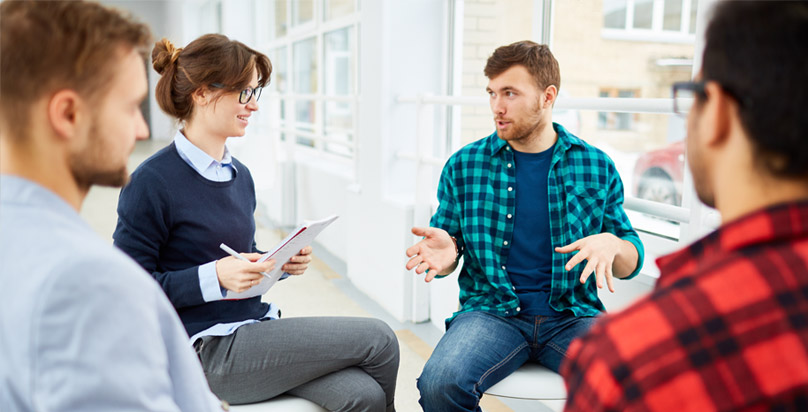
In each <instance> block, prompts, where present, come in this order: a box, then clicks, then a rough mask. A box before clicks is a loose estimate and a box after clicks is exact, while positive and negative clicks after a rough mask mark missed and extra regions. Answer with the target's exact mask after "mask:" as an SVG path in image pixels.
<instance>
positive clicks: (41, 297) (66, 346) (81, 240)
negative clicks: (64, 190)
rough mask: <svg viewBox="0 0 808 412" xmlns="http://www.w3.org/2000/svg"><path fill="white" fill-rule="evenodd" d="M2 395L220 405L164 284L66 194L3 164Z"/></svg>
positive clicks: (53, 404)
mask: <svg viewBox="0 0 808 412" xmlns="http://www.w3.org/2000/svg"><path fill="white" fill-rule="evenodd" d="M0 285H2V287H0V405H2V408H3V410H10V411H77V410H81V411H88V412H96V411H99V412H100V411H135V410H149V411H215V410H221V408H220V407H219V402H218V400H217V399H216V397H215V396H214V395H213V394H212V393H211V392H210V389H209V387H208V384H207V381H206V380H205V376H204V374H203V372H202V368H201V366H200V365H199V360H198V359H197V357H196V355H195V354H194V352H193V350H192V349H191V348H190V347H189V346H188V341H187V335H186V333H185V329H184V328H183V326H182V323H180V320H179V318H178V317H177V313H176V311H175V310H174V308H173V306H172V305H171V303H170V302H169V301H168V298H166V296H165V293H163V291H162V289H160V287H159V286H158V285H157V283H155V282H154V279H152V278H151V277H150V276H149V274H147V273H146V272H144V271H143V269H142V268H141V267H140V266H139V265H138V264H137V263H136V262H134V261H133V260H132V259H130V258H129V257H128V256H126V254H124V253H123V252H121V251H120V250H118V249H116V248H114V247H113V246H112V245H110V244H109V243H108V242H106V241H104V240H103V239H101V238H100V237H99V236H98V235H97V234H96V233H95V232H93V230H92V229H91V228H90V226H89V225H87V223H86V222H84V221H83V220H82V219H81V217H80V216H79V215H78V213H76V211H75V210H74V209H73V208H71V207H70V205H68V204H67V203H66V202H65V201H64V200H63V199H62V198H60V197H58V196H57V195H55V194H54V193H53V192H51V191H49V190H47V189H45V188H44V187H42V186H40V185H38V184H36V183H34V182H31V181H29V180H26V179H22V178H19V177H15V176H10V175H0Z"/></svg>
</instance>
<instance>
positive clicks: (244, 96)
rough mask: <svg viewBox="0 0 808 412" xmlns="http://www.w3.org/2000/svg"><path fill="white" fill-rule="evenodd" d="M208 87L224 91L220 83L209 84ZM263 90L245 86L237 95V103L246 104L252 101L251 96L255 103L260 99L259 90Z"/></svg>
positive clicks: (223, 86)
mask: <svg viewBox="0 0 808 412" xmlns="http://www.w3.org/2000/svg"><path fill="white" fill-rule="evenodd" d="M210 85H211V86H213V87H216V88H219V89H224V88H225V85H223V84H221V83H211V84H210ZM263 89H264V88H263V87H255V88H253V87H249V86H247V88H246V89H244V90H242V91H241V92H239V94H238V102H239V103H241V104H247V103H249V102H250V100H251V99H252V97H253V96H255V101H256V102H258V99H260V98H261V90H263Z"/></svg>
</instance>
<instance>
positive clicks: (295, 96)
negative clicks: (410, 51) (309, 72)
mask: <svg viewBox="0 0 808 412" xmlns="http://www.w3.org/2000/svg"><path fill="white" fill-rule="evenodd" d="M256 1H258V2H261V1H265V0H256ZM276 1H285V2H286V21H287V22H288V25H287V30H286V35H285V36H282V37H277V38H257V39H256V40H257V44H258V49H259V50H261V51H262V52H264V53H267V54H268V55H272V53H273V52H274V51H276V50H279V49H281V48H284V47H285V52H286V56H285V61H286V65H287V67H286V68H285V69H286V70H285V71H286V73H287V79H286V81H287V84H288V87H287V89H288V90H287V91H286V92H284V93H277V92H268V93H267V97H266V98H268V99H270V100H271V101H272V102H273V104H277V105H280V103H281V101H283V102H284V103H285V105H286V113H285V115H286V118H280V112H279V111H278V114H277V117H275V118H273V119H270V124H269V130H270V131H271V132H274V133H282V134H284V135H285V138H286V141H285V143H286V144H285V146H286V147H287V148H288V149H289V152H292V153H289V154H288V156H290V157H294V158H298V159H310V160H312V161H313V162H326V163H328V164H333V165H334V168H335V169H336V170H337V171H339V172H340V173H342V174H345V175H351V176H355V175H356V169H357V166H358V164H357V146H358V140H359V112H360V106H359V53H360V45H359V37H360V36H359V35H360V33H359V29H360V26H359V22H360V10H359V7H360V4H359V1H358V0H354V1H355V10H354V12H353V13H351V14H349V15H345V16H341V17H337V18H334V19H332V20H329V21H324V20H323V19H324V9H325V4H324V0H313V7H314V10H313V13H314V16H313V17H314V18H313V20H312V21H309V22H306V23H304V24H300V25H297V26H292V25H291V18H292V7H293V3H294V2H296V1H299V0H276ZM256 19H259V20H261V21H262V22H263V23H261V24H266V21H267V16H256ZM272 24H274V22H273V23H272ZM256 27H259V26H258V25H256ZM345 28H351V29H352V30H353V36H352V38H351V49H352V50H353V51H354V53H355V55H354V56H353V59H355V60H354V67H355V70H354V72H353V73H352V76H353V79H352V83H353V91H352V93H351V94H349V95H347V96H346V95H327V94H325V92H324V85H325V83H324V81H325V80H326V77H327V76H326V74H325V71H324V68H325V42H324V37H325V35H326V34H328V33H330V32H333V31H336V30H340V29H345ZM269 37H271V36H269ZM310 38H314V39H315V50H316V51H315V53H316V56H317V92H316V93H307V94H302V93H295V92H294V91H292V89H293V86H292V85H293V84H294V82H295V78H294V77H295V73H294V71H293V70H292V68H293V64H294V61H293V59H292V58H293V53H294V51H293V49H294V44H295V43H297V42H299V41H302V40H306V39H310ZM299 101H312V102H314V107H315V108H314V117H315V119H316V120H315V123H314V124H312V126H313V130H312V131H310V132H308V131H301V130H300V129H298V127H297V126H298V125H297V122H296V120H295V118H294V116H295V103H296V102H299ZM326 101H338V102H348V103H350V104H351V105H352V106H353V107H352V112H353V127H352V128H351V129H348V130H344V132H346V133H348V134H350V135H351V137H352V138H351V140H350V141H348V142H346V141H343V140H336V139H333V138H330V137H328V135H327V133H326V127H325V121H326V119H325V102H326ZM306 125H309V123H306ZM298 137H302V138H305V139H307V140H310V141H313V143H314V146H313V147H309V146H307V145H303V144H299V143H297V139H298ZM326 143H328V144H335V145H342V146H346V147H348V148H349V149H350V155H346V154H336V153H332V152H330V151H328V150H326Z"/></svg>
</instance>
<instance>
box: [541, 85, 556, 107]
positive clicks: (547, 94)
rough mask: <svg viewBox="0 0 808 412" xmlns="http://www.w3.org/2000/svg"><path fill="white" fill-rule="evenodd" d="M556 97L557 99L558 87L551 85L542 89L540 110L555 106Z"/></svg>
mask: <svg viewBox="0 0 808 412" xmlns="http://www.w3.org/2000/svg"><path fill="white" fill-rule="evenodd" d="M556 97H558V87H555V85H552V84H551V85H549V86H547V87H546V88H545V89H544V105H542V109H549V108H552V107H553V105H554V104H555V101H556Z"/></svg>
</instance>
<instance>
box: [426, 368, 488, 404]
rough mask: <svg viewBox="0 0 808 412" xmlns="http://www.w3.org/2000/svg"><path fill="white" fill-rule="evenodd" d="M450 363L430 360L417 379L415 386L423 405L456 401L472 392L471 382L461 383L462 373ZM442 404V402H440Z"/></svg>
mask: <svg viewBox="0 0 808 412" xmlns="http://www.w3.org/2000/svg"><path fill="white" fill-rule="evenodd" d="M453 366H454V365H453V363H451V362H440V361H437V360H436V359H434V358H430V359H429V361H427V363H426V365H424V370H423V371H422V372H421V376H420V377H419V378H418V381H417V386H418V391H419V392H420V394H421V400H422V402H424V403H427V404H429V403H431V402H440V401H441V400H446V399H458V398H460V397H463V396H461V394H463V393H471V392H473V391H474V387H473V386H474V385H473V383H471V382H465V381H463V378H462V377H463V375H464V374H463V373H462V372H461V371H460V370H459V369H458V368H455V367H453ZM440 403H442V402H440Z"/></svg>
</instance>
